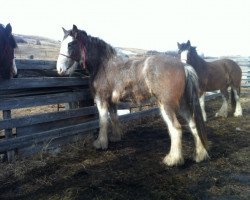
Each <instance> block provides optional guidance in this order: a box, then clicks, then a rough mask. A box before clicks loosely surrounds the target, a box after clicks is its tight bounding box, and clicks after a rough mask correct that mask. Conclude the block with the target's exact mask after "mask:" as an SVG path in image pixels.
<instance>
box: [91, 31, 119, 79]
mask: <svg viewBox="0 0 250 200" xmlns="http://www.w3.org/2000/svg"><path fill="white" fill-rule="evenodd" d="M90 37H91V36H90ZM93 41H94V42H93ZM86 49H87V52H86V53H87V55H86V56H87V61H86V65H87V69H88V71H89V73H90V75H91V77H92V78H95V76H96V75H97V74H98V72H99V71H100V70H101V69H102V68H103V67H106V66H107V63H108V62H109V61H110V60H111V59H112V58H113V57H114V56H115V50H114V49H113V47H112V46H110V45H109V44H107V43H105V42H104V41H101V40H100V41H99V40H98V39H97V38H93V37H91V38H90V39H89V42H88V43H87V44H86Z"/></svg>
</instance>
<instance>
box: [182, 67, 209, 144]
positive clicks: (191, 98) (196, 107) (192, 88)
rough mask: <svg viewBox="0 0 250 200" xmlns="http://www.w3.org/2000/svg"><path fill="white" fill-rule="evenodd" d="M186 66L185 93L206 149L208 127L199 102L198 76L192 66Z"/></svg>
mask: <svg viewBox="0 0 250 200" xmlns="http://www.w3.org/2000/svg"><path fill="white" fill-rule="evenodd" d="M184 68H185V73H186V88H185V93H186V100H187V105H188V107H189V109H190V112H191V114H192V115H193V116H194V121H195V124H196V128H197V131H198V135H199V137H200V140H201V142H202V144H203V146H204V147H205V149H207V147H208V145H207V134H206V127H205V122H204V120H203V116H202V111H201V107H200V102H199V96H198V92H199V83H198V76H197V74H196V72H195V70H194V68H193V67H192V66H190V65H186V66H185V67H184Z"/></svg>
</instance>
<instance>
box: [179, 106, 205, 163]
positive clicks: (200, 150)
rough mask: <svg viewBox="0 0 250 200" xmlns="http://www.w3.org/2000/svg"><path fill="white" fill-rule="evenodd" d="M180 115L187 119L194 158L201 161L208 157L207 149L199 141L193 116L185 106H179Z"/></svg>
mask: <svg viewBox="0 0 250 200" xmlns="http://www.w3.org/2000/svg"><path fill="white" fill-rule="evenodd" d="M180 115H181V116H182V117H183V118H184V119H185V120H186V121H187V123H188V126H189V128H190V131H191V133H192V135H193V137H194V142H195V156H194V160H195V161H196V162H201V161H203V160H206V159H207V158H209V156H208V153H207V150H206V149H205V147H204V146H203V144H202V142H201V139H200V137H199V134H198V130H197V127H196V123H195V120H194V117H193V115H191V113H190V110H189V109H188V108H187V106H182V107H181V109H180Z"/></svg>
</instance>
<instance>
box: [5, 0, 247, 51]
mask: <svg viewBox="0 0 250 200" xmlns="http://www.w3.org/2000/svg"><path fill="white" fill-rule="evenodd" d="M0 5H1V7H0V23H2V24H4V25H6V24H7V23H11V25H12V28H13V33H16V34H26V35H38V36H45V37H49V38H52V39H56V40H62V38H63V31H62V27H64V28H65V29H71V28H72V25H73V24H75V25H77V27H78V28H79V29H81V30H85V31H86V32H87V33H88V34H90V35H92V36H95V37H99V38H101V39H103V40H104V41H106V42H108V43H109V44H111V45H112V46H115V47H129V48H139V49H147V50H157V51H168V50H176V49H177V42H180V43H182V42H186V41H187V40H190V41H191V44H192V45H193V46H196V47H197V49H198V51H199V52H200V53H204V55H211V56H212V55H217V56H221V55H247V56H250V0H39V1H38V0H0Z"/></svg>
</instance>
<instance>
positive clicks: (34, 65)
mask: <svg viewBox="0 0 250 200" xmlns="http://www.w3.org/2000/svg"><path fill="white" fill-rule="evenodd" d="M16 66H17V69H25V70H28V69H31V70H32V69H41V70H53V69H56V61H49V60H25V59H16Z"/></svg>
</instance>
